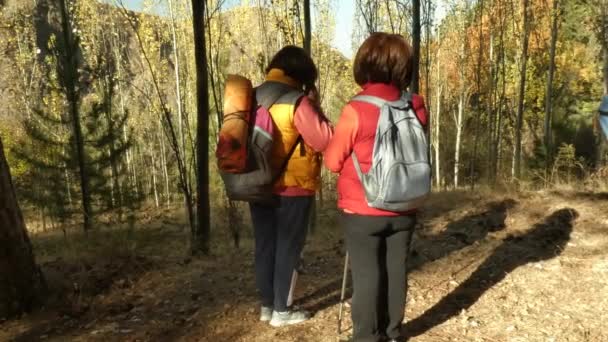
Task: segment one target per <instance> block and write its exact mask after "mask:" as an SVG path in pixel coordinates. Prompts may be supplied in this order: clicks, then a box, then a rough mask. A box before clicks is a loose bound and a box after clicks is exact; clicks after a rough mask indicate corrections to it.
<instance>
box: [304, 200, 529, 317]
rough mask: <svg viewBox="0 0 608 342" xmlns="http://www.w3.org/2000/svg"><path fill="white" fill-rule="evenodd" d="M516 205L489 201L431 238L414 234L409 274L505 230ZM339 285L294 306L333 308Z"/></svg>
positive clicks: (337, 281) (330, 285) (325, 287)
mask: <svg viewBox="0 0 608 342" xmlns="http://www.w3.org/2000/svg"><path fill="white" fill-rule="evenodd" d="M516 205H517V202H516V201H515V200H513V199H505V200H502V201H496V202H490V203H488V204H486V205H485V206H484V207H482V210H481V211H477V212H475V213H473V214H471V215H467V216H465V217H463V218H461V219H459V220H457V221H454V222H451V223H449V224H448V225H447V226H446V227H445V229H444V230H443V231H442V232H441V233H439V234H436V235H430V234H425V233H424V232H417V234H416V235H417V236H416V237H415V239H414V245H413V246H412V252H411V253H410V254H411V255H410V257H409V258H408V263H407V268H408V271H412V270H415V269H417V268H420V267H421V266H422V265H424V264H426V263H428V262H432V261H435V260H438V259H441V258H444V257H447V256H449V255H450V254H452V253H453V252H455V251H458V250H460V249H463V248H465V247H467V246H470V245H472V244H474V243H476V242H479V241H482V240H484V239H485V238H486V237H487V236H488V234H489V233H491V232H497V231H500V230H502V229H504V228H505V227H506V218H507V215H508V211H509V209H511V208H513V207H514V206H516ZM342 255H343V254H342ZM336 269H339V270H340V274H341V272H342V265H341V266H339V267H336ZM341 285H342V278H341V276H340V277H336V278H333V279H331V280H329V281H328V282H327V283H326V284H325V285H323V286H321V287H318V288H317V289H315V290H314V291H313V292H311V293H308V294H306V295H305V296H304V297H301V298H299V299H298V300H297V301H296V304H298V305H302V306H305V307H306V308H307V309H308V310H310V311H312V312H317V311H320V310H323V309H326V308H328V307H330V306H333V305H336V304H338V303H339V302H340V288H341ZM351 294H352V289H351V286H348V288H347V293H346V298H347V299H348V298H350V296H351Z"/></svg>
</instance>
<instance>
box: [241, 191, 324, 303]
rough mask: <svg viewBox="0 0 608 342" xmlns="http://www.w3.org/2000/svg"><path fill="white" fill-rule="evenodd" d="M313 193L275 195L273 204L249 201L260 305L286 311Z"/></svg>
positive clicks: (304, 236) (304, 238)
mask: <svg viewBox="0 0 608 342" xmlns="http://www.w3.org/2000/svg"><path fill="white" fill-rule="evenodd" d="M313 201H314V196H302V197H288V196H278V204H277V205H276V206H264V205H259V204H253V203H252V204H250V206H249V207H250V210H251V219H252V221H253V228H254V235H255V278H256V285H257V288H258V290H259V292H260V296H261V301H262V305H263V306H267V307H272V308H274V310H275V311H280V312H282V311H286V310H287V309H288V308H287V298H288V296H289V288H290V285H291V277H292V274H293V271H294V270H295V268H296V266H297V265H298V262H299V258H300V254H301V253H302V249H303V248H304V243H305V242H306V233H307V230H308V220H309V217H310V209H311V205H312V203H313Z"/></svg>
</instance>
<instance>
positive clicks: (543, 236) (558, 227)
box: [404, 208, 578, 337]
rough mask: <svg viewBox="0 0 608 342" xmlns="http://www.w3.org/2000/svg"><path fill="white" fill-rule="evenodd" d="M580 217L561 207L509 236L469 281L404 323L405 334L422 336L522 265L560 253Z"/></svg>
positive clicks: (472, 302) (574, 211)
mask: <svg viewBox="0 0 608 342" xmlns="http://www.w3.org/2000/svg"><path fill="white" fill-rule="evenodd" d="M577 217H578V212H576V210H574V209H570V208H566V209H560V210H558V211H556V212H554V213H553V214H551V215H550V216H548V217H546V218H545V220H544V221H543V222H539V223H537V224H535V225H534V226H533V227H532V228H531V229H530V230H529V231H527V232H526V233H524V234H522V235H519V236H514V235H509V236H508V237H506V238H505V239H504V240H503V243H502V244H501V245H500V246H499V247H498V248H496V250H495V251H494V252H493V253H492V255H490V256H489V257H488V258H487V259H486V260H485V261H484V262H483V263H482V264H481V265H480V266H479V267H478V268H477V269H476V270H475V271H474V272H473V273H472V274H471V276H470V277H469V278H468V279H467V280H465V281H464V282H463V283H461V284H460V285H459V286H458V287H457V288H456V289H454V290H453V291H452V292H451V293H450V294H448V295H447V296H446V297H444V298H443V299H441V300H440V301H439V302H438V303H437V304H435V305H434V306H433V307H432V308H430V309H428V310H427V311H425V312H424V313H423V314H422V315H421V316H419V317H417V318H416V319H414V320H412V321H409V322H408V323H407V324H406V325H405V326H404V335H406V336H407V337H414V336H419V335H421V334H423V333H425V332H427V331H428V330H430V329H432V328H433V327H436V326H438V325H440V324H442V323H444V322H446V321H447V320H449V319H450V318H451V317H454V316H456V315H458V314H459V313H460V312H461V311H462V310H463V309H468V308H470V307H471V306H472V305H473V304H474V303H475V302H477V300H478V299H479V298H480V297H481V296H482V295H483V294H484V293H485V292H486V291H487V290H489V289H490V288H492V287H493V286H494V285H496V284H498V283H499V282H500V281H502V280H503V279H504V278H505V276H506V275H507V274H509V273H510V272H512V271H513V270H515V269H516V268H518V267H519V266H522V265H525V264H527V263H531V262H538V261H542V260H548V259H551V258H554V257H556V256H557V255H559V254H560V253H561V252H562V251H563V249H564V247H565V246H566V243H567V242H568V241H569V240H570V234H571V232H572V226H573V222H574V220H575V219H576V218H577Z"/></svg>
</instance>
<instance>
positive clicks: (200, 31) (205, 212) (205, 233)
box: [192, 0, 211, 254]
mask: <svg viewBox="0 0 608 342" xmlns="http://www.w3.org/2000/svg"><path fill="white" fill-rule="evenodd" d="M205 6H206V3H205V1H204V0H192V25H193V30H194V55H195V58H196V95H197V96H196V99H197V118H198V124H197V130H196V133H197V137H196V139H197V143H196V146H197V156H198V158H197V175H198V177H197V195H198V196H197V206H196V209H197V211H196V212H197V224H196V225H195V230H194V232H193V234H192V253H193V254H198V253H201V252H202V253H204V254H208V253H209V238H210V233H211V232H210V230H211V210H210V207H209V94H208V89H207V88H208V84H207V58H206V56H207V52H206V43H205Z"/></svg>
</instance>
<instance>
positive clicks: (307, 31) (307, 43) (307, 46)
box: [304, 0, 312, 55]
mask: <svg viewBox="0 0 608 342" xmlns="http://www.w3.org/2000/svg"><path fill="white" fill-rule="evenodd" d="M311 44H312V28H311V24H310V0H304V50H306V52H308V54H309V55H310V54H311V53H312V51H311Z"/></svg>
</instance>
